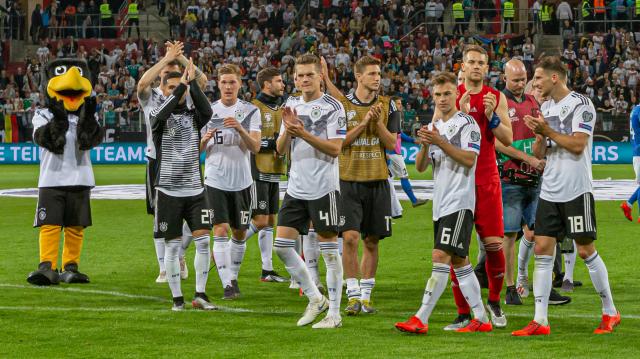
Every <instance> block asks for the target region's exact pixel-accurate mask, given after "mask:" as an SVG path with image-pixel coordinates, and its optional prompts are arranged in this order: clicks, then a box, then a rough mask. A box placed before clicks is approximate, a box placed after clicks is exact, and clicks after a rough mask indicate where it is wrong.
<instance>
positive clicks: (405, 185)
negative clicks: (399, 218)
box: [386, 97, 429, 208]
mask: <svg viewBox="0 0 640 359" xmlns="http://www.w3.org/2000/svg"><path fill="white" fill-rule="evenodd" d="M392 101H393V102H394V103H395V108H396V111H398V112H399V113H402V100H401V99H400V98H399V97H395V98H392ZM396 136H397V137H396V139H395V140H396V143H395V146H394V148H392V149H387V151H386V152H387V159H388V160H389V172H390V173H391V177H393V178H400V185H401V186H402V190H403V191H404V193H406V194H407V197H409V200H410V201H411V205H412V206H413V207H414V208H415V207H418V206H422V205H423V204H426V203H427V202H429V201H428V200H426V199H418V198H416V196H415V194H413V187H412V186H411V182H410V181H409V172H408V171H407V165H406V164H405V163H404V158H403V157H402V154H401V148H402V141H406V142H411V143H413V141H414V140H413V138H411V137H409V136H407V135H405V134H404V133H403V132H402V131H398V134H397V135H396Z"/></svg>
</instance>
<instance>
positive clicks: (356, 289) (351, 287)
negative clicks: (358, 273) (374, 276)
mask: <svg viewBox="0 0 640 359" xmlns="http://www.w3.org/2000/svg"><path fill="white" fill-rule="evenodd" d="M346 281H347V298H348V299H352V298H356V299H360V297H361V296H362V293H361V292H360V284H359V283H358V279H356V278H347V280H346Z"/></svg>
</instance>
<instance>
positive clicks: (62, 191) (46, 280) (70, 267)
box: [27, 58, 103, 285]
mask: <svg viewBox="0 0 640 359" xmlns="http://www.w3.org/2000/svg"><path fill="white" fill-rule="evenodd" d="M42 71H43V74H42V75H43V76H42V79H43V80H42V92H43V93H44V95H45V99H46V107H45V108H42V109H39V110H37V111H36V113H35V115H34V116H33V125H34V126H33V127H34V135H33V139H34V142H35V143H36V144H38V145H39V146H40V147H41V156H40V176H39V179H38V207H37V210H36V216H35V223H34V226H36V227H39V228H40V234H39V244H40V264H39V265H38V269H37V270H36V271H34V272H31V273H30V274H29V276H28V277H27V281H28V282H29V283H32V284H35V285H51V284H58V283H59V282H60V281H62V282H66V283H88V282H89V277H88V276H87V275H86V274H83V273H80V272H79V271H78V264H79V263H80V252H81V250H82V242H83V239H84V229H85V228H86V227H88V226H90V225H91V209H90V191H91V187H93V186H94V185H95V181H94V178H93V169H92V168H91V156H90V150H91V148H93V147H95V146H97V145H99V144H100V142H102V138H103V130H102V128H101V127H100V125H99V123H98V119H97V114H96V100H95V96H93V94H92V93H93V86H92V84H91V80H90V79H91V76H90V74H89V67H88V66H87V63H86V61H84V60H80V59H66V58H61V59H56V60H53V61H51V62H49V63H48V64H47V65H46V66H45V67H44V68H43V70H42ZM56 198H57V199H59V198H64V199H65V200H64V201H60V200H56ZM63 229H64V245H63V251H62V268H63V271H62V273H59V270H58V256H59V253H58V252H59V244H60V234H61V232H62V231H63Z"/></svg>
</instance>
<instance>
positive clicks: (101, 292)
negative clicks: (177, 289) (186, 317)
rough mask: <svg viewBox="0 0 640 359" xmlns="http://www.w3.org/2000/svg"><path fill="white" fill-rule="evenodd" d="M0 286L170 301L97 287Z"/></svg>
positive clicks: (0, 285)
mask: <svg viewBox="0 0 640 359" xmlns="http://www.w3.org/2000/svg"><path fill="white" fill-rule="evenodd" d="M0 287H4V288H21V289H37V290H53V291H60V292H78V293H88V294H103V295H110V296H113V297H124V298H134V299H147V300H153V301H156V302H170V300H168V299H167V298H162V297H153V296H150V295H139V294H129V293H122V292H116V291H110V290H97V289H80V288H71V287H53V286H48V287H45V286H34V285H31V286H29V285H22V284H10V283H0Z"/></svg>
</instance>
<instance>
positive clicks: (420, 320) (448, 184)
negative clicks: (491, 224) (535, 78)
mask: <svg viewBox="0 0 640 359" xmlns="http://www.w3.org/2000/svg"><path fill="white" fill-rule="evenodd" d="M456 96H457V90H456V77H455V75H454V74H452V73H450V72H443V73H440V74H438V75H437V76H436V77H435V78H434V79H433V99H434V101H435V105H436V110H435V114H434V117H433V119H434V120H433V122H432V123H431V124H429V125H428V126H423V127H422V128H421V129H420V130H419V131H418V136H419V138H420V141H421V143H422V146H421V149H420V152H419V153H418V156H417V157H416V169H417V170H418V171H419V172H424V171H425V170H426V169H427V167H428V165H429V164H430V163H431V164H432V165H433V178H434V181H435V182H434V194H433V222H434V225H433V227H434V242H435V243H434V246H433V247H434V248H433V251H432V252H431V256H432V262H433V268H432V270H431V277H430V278H429V280H428V281H427V286H426V288H425V291H424V296H423V298H422V305H421V306H420V309H419V310H418V312H417V313H416V315H414V316H412V317H411V318H409V320H407V321H405V322H399V323H396V328H397V329H398V330H401V331H404V332H410V333H416V334H427V331H428V330H429V317H430V316H431V313H432V312H433V309H434V308H435V306H436V303H437V302H438V299H439V298H440V296H441V295H442V293H443V292H444V289H445V288H446V287H447V282H448V278H447V277H448V275H449V267H450V266H451V265H453V268H454V270H455V272H456V274H457V278H458V281H459V283H460V284H459V285H460V290H462V292H463V293H464V296H465V299H466V300H467V301H468V303H469V305H470V306H471V307H472V308H473V313H474V315H475V319H473V320H472V321H471V322H470V324H469V325H467V326H466V327H463V328H459V329H458V330H457V331H458V332H489V331H491V330H492V329H493V327H492V325H491V322H490V321H489V318H488V317H487V312H486V311H485V309H484V305H483V303H482V297H481V294H480V283H479V282H478V279H477V278H476V276H475V274H474V273H473V267H472V266H471V263H470V262H469V245H470V243H471V232H472V231H473V212H474V209H475V208H476V207H475V197H476V195H475V179H474V176H475V166H476V159H477V156H478V154H479V153H480V151H481V150H480V138H481V134H480V127H478V124H477V123H476V121H475V120H474V119H473V117H471V116H469V115H467V114H465V113H463V112H461V111H458V110H457V108H456Z"/></svg>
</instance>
